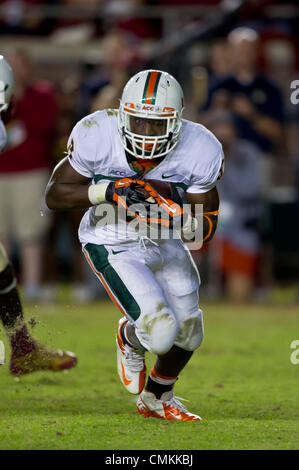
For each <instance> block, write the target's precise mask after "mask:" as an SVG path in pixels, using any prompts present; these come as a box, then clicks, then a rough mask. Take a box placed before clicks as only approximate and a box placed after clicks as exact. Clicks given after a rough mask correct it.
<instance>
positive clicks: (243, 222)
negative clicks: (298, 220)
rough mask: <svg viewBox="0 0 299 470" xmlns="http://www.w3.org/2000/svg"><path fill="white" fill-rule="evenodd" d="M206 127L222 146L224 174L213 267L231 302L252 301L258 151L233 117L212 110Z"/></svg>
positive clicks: (258, 191) (256, 251)
mask: <svg viewBox="0 0 299 470" xmlns="http://www.w3.org/2000/svg"><path fill="white" fill-rule="evenodd" d="M207 125H208V128H209V129H210V130H211V131H212V132H213V133H214V134H215V135H216V137H217V138H218V139H219V140H220V142H221V143H222V146H223V150H224V155H225V171H224V175H223V176H222V178H221V180H220V181H219V183H218V184H217V188H218V192H219V197H220V215H219V222H218V229H217V233H216V235H215V241H213V245H212V244H211V247H210V249H211V250H212V251H214V252H215V257H214V264H215V263H216V265H217V268H218V271H219V272H220V273H222V274H223V275H224V278H225V293H226V294H227V296H228V298H229V299H230V300H231V301H234V302H244V301H248V300H250V299H251V298H252V294H253V289H254V287H255V283H256V278H257V264H258V256H259V250H260V239H259V230H258V226H259V219H260V217H261V206H260V196H261V185H262V181H261V172H260V150H259V149H258V147H257V146H255V145H254V144H252V143H251V142H249V141H247V140H244V139H240V138H238V137H237V135H236V129H235V126H234V120H233V116H232V114H231V113H230V112H228V111H220V110H219V111H215V112H214V113H212V114H211V115H210V116H209V120H208V122H207Z"/></svg>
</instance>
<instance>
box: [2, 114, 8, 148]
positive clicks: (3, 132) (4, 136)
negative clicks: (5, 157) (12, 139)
mask: <svg viewBox="0 0 299 470" xmlns="http://www.w3.org/2000/svg"><path fill="white" fill-rule="evenodd" d="M6 138H7V137H6V130H5V126H4V124H3V122H2V119H1V117H0V153H1V152H2V150H3V149H4V147H5V145H6Z"/></svg>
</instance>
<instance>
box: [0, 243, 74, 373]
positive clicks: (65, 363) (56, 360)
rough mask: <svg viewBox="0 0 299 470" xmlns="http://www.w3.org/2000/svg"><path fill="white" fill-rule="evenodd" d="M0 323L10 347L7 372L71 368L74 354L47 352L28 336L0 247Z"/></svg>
mask: <svg viewBox="0 0 299 470" xmlns="http://www.w3.org/2000/svg"><path fill="white" fill-rule="evenodd" d="M0 319H1V321H2V324H3V327H4V329H5V331H6V333H7V335H8V338H9V341H10V345H11V360H10V372H11V373H12V374H14V375H22V374H25V373H29V372H33V371H35V370H63V369H68V368H70V367H73V366H74V365H75V364H76V362H77V359H76V357H75V355H74V354H73V353H70V352H64V351H50V350H48V349H46V348H44V347H42V346H40V345H39V344H38V343H37V342H36V341H35V340H34V339H32V338H31V336H30V334H29V333H28V330H27V326H26V323H25V320H24V316H23V310H22V303H21V300H20V297H19V293H18V290H17V287H16V278H15V274H14V270H13V267H12V265H11V263H10V262H9V260H8V258H7V255H6V252H5V250H4V248H3V246H2V244H1V243H0Z"/></svg>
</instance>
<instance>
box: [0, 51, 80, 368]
mask: <svg viewBox="0 0 299 470" xmlns="http://www.w3.org/2000/svg"><path fill="white" fill-rule="evenodd" d="M13 88H14V75H13V71H12V69H11V67H10V65H9V64H8V62H7V61H6V59H5V58H4V57H3V56H2V55H0V153H1V151H2V149H3V148H4V147H5V145H6V140H7V136H6V129H5V126H4V123H3V120H2V118H1V115H3V117H4V118H7V113H9V112H10V100H11V96H12V93H13ZM28 112H30V110H28ZM1 209H2V207H1V201H0V210H1ZM16 284H17V282H16V277H15V273H14V270H13V267H12V264H11V263H10V262H9V260H8V257H7V254H6V251H5V249H4V247H3V245H2V244H1V243H0V319H1V321H2V324H3V327H4V329H5V331H6V333H7V335H8V337H9V340H10V345H11V357H10V372H11V373H12V374H13V375H23V374H27V373H30V372H34V371H38V370H52V371H59V370H64V369H69V368H70V367H74V366H75V365H76V363H77V358H76V356H75V355H74V354H73V353H71V352H69V351H60V350H58V351H51V350H49V349H48V348H45V347H44V346H42V345H40V344H38V342H37V341H36V340H34V339H33V338H31V336H30V334H29V332H28V330H27V327H26V324H25V321H24V317H23V311H22V304H21V301H20V297H19V294H18V290H17V288H16Z"/></svg>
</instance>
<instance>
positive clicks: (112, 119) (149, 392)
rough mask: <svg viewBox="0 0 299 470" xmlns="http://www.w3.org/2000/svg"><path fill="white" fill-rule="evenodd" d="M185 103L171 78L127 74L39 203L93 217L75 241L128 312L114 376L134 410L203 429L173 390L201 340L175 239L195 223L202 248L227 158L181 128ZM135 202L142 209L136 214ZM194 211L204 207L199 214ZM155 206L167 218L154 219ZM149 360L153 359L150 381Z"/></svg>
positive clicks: (74, 139)
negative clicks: (158, 186)
mask: <svg viewBox="0 0 299 470" xmlns="http://www.w3.org/2000/svg"><path fill="white" fill-rule="evenodd" d="M183 106H184V97H183V92H182V89H181V86H180V85H179V83H178V82H177V81H176V80H175V78H173V77H172V76H171V75H170V74H168V73H166V72H162V71H159V70H145V71H142V72H139V73H138V74H136V75H135V76H133V77H132V78H131V79H130V80H129V82H128V83H127V85H126V86H125V88H124V91H123V94H122V97H121V100H120V107H119V109H118V110H102V111H97V112H95V113H93V114H91V115H89V116H87V117H85V118H83V119H82V120H81V121H79V122H78V123H77V124H76V125H75V127H74V129H73V131H72V133H71V135H70V138H69V142H68V156H67V157H66V158H65V159H64V160H62V161H61V162H60V163H59V165H58V166H57V167H56V168H55V170H54V172H53V174H52V176H51V179H50V181H49V183H48V187H47V190H46V202H47V205H48V206H49V208H51V209H56V210H59V209H63V210H65V209H77V208H89V209H88V210H87V211H86V212H85V214H84V216H83V218H82V221H81V224H80V228H79V238H80V241H81V243H82V246H83V252H84V254H85V256H86V259H87V261H88V263H89V264H90V267H91V268H92V270H93V271H94V273H95V274H96V276H97V277H98V278H99V280H100V281H101V282H102V283H103V285H104V286H105V288H106V289H107V291H108V293H109V295H110V297H111V299H112V300H113V302H114V303H115V304H116V305H117V307H118V308H119V309H120V310H121V312H122V313H123V315H124V316H123V318H121V320H120V321H119V324H118V329H117V340H116V346H117V366H118V373H119V376H120V379H121V382H122V383H123V385H124V386H125V387H126V389H127V390H128V391H129V392H131V393H135V394H140V395H139V397H138V401H137V409H138V412H139V413H140V414H143V415H144V416H145V417H149V416H153V417H156V418H161V419H168V420H176V421H177V420H181V421H199V420H200V417H199V416H198V415H196V414H192V413H190V412H188V410H187V409H186V408H185V406H184V405H183V404H182V403H181V402H180V401H179V400H178V399H177V398H176V397H175V395H174V392H173V388H174V384H175V382H176V380H177V378H178V375H179V373H180V372H181V370H182V369H183V368H184V367H185V365H186V364H187V362H188V361H189V359H190V357H191V356H192V354H193V351H195V350H196V349H197V348H198V347H199V346H200V344H201V342H202V339H203V321H202V312H201V310H200V309H199V307H198V288H199V285H200V279H199V274H198V271H197V269H196V267H195V265H194V263H193V261H192V258H191V256H190V253H189V251H188V249H187V248H186V246H185V244H184V242H183V241H182V239H181V237H180V236H178V237H175V236H173V235H174V233H175V232H176V233H177V230H178V227H179V230H180V231H181V232H183V235H184V236H185V237H186V236H187V234H190V233H192V232H193V231H194V230H196V226H197V225H198V220H199V218H200V217H201V218H202V221H203V241H204V242H207V241H209V240H210V239H211V238H212V236H213V234H214V231H215V229H216V224H217V214H218V206H219V199H218V193H217V189H216V182H217V180H218V179H219V178H220V177H221V174H222V171H223V158H224V157H223V151H222V147H221V144H220V143H219V142H218V140H217V139H216V138H215V136H214V135H213V134H212V133H211V132H209V131H208V130H207V129H206V128H205V127H203V126H201V125H200V124H196V123H194V122H191V121H187V120H184V119H182V112H183ZM147 179H149V180H156V181H160V182H167V183H171V188H172V191H171V198H169V199H165V198H164V199H163V198H161V197H160V196H159V194H158V193H157V191H155V187H154V184H153V182H152V185H153V187H152V186H151V185H150V184H149V183H146V180H147ZM162 196H163V195H162ZM184 198H186V200H187V202H188V203H189V204H190V205H191V208H192V215H191V214H190V213H189V215H188V212H187V211H186V210H185V209H184V207H183V202H184ZM107 203H108V204H109V205H107ZM133 203H134V204H136V203H137V204H139V206H138V207H139V208H140V207H142V210H141V211H140V212H138V210H135V209H132V206H131V205H132V204H133ZM103 204H104V206H103ZM196 204H202V206H203V210H202V211H201V213H199V214H196V213H195V212H194V210H195V209H196ZM154 206H159V210H160V212H158V214H162V215H160V216H158V217H155V216H153V212H152V211H151V210H152V209H153V207H154ZM101 207H104V208H105V210H106V212H109V208H111V207H114V208H116V209H119V214H120V219H116V220H113V219H112V220H111V221H108V222H107V223H106V224H103V223H102V222H103V214H104V213H103V211H102V210H101ZM130 207H131V209H130ZM134 207H135V208H136V206H134ZM124 211H126V212H125V215H124ZM154 214H155V213H154ZM165 214H167V217H164V216H165ZM134 217H135V218H134ZM122 219H125V220H126V222H122V221H121V220H122ZM177 219H178V220H179V222H180V224H179V226H178V225H177V222H178V220H177ZM136 220H137V221H139V222H140V225H142V224H143V225H144V226H147V227H150V228H152V227H153V226H155V227H161V228H164V227H165V226H167V228H169V229H170V230H169V232H168V235H169V236H168V237H164V236H162V235H161V234H162V231H160V232H159V233H158V235H157V236H155V237H154V236H151V234H150V235H147V233H145V234H142V233H140V232H136V230H134V227H135V226H134V227H133V226H132V221H133V222H134V221H135V222H136ZM139 228H140V227H139ZM145 351H150V352H151V353H153V354H155V355H157V359H156V362H155V365H154V367H153V368H152V370H151V371H150V372H149V375H148V378H147V379H146V367H145V360H144V356H145Z"/></svg>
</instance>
